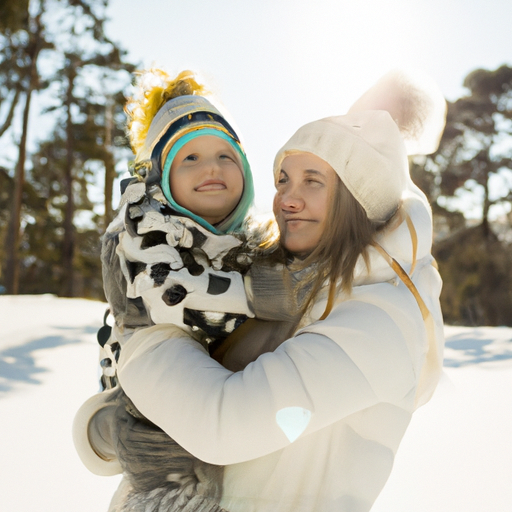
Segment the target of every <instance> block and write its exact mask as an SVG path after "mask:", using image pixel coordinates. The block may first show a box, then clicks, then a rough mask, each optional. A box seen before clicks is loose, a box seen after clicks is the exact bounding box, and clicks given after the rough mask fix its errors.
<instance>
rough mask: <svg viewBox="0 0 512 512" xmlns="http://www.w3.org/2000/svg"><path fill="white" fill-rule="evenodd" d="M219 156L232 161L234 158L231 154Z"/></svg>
mask: <svg viewBox="0 0 512 512" xmlns="http://www.w3.org/2000/svg"><path fill="white" fill-rule="evenodd" d="M219 158H220V159H222V160H231V161H232V160H233V158H232V157H231V155H220V157H219Z"/></svg>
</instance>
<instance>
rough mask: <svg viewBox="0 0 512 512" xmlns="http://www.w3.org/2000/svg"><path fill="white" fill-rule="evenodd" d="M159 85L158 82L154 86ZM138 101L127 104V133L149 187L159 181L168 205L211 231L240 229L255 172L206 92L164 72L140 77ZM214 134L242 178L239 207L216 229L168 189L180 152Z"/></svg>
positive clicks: (188, 76) (186, 77) (186, 75)
mask: <svg viewBox="0 0 512 512" xmlns="http://www.w3.org/2000/svg"><path fill="white" fill-rule="evenodd" d="M155 82H156V83H155ZM139 89H140V91H139V97H138V98H137V97H136V98H134V99H132V100H130V101H129V102H128V104H127V108H126V110H127V113H128V116H129V119H130V121H129V123H128V133H129V136H130V142H131V145H132V148H133V150H134V152H135V174H136V175H137V177H138V178H139V179H141V180H144V181H145V182H146V184H147V185H152V184H155V183H160V184H161V187H162V191H163V193H164V196H165V198H166V199H167V202H168V203H169V204H170V206H171V207H172V208H173V209H174V210H175V211H176V212H177V213H179V214H182V215H185V216H187V217H189V218H191V219H193V220H194V221H196V222H197V223H198V224H200V225H202V226H203V227H205V228H207V229H208V230H209V231H212V232H213V233H226V232H228V231H235V230H237V229H239V228H240V227H241V225H242V222H243V220H244V218H245V216H246V215H247V212H248V210H249V208H250V206H251V204H252V201H253V198H254V187H253V181H252V173H251V168H250V166H249V163H248V161H247V158H246V156H245V152H244V150H243V148H242V145H241V143H240V139H239V137H238V136H237V134H236V133H235V131H234V130H233V128H232V127H231V126H230V124H229V123H228V122H227V121H226V119H225V118H224V116H223V115H222V114H221V112H220V111H219V110H218V109H217V108H216V107H215V106H214V105H212V104H211V103H210V102H209V101H208V100H207V99H206V98H204V97H203V96H199V95H198V93H204V92H205V91H204V88H203V87H202V86H200V85H199V84H197V82H196V81H195V79H194V78H193V75H192V73H191V72H189V71H184V72H182V73H180V75H178V77H177V78H176V79H174V80H170V78H169V76H168V75H167V74H165V73H164V72H163V71H161V70H150V71H148V72H145V73H143V74H142V75H141V78H140V80H139ZM205 135H211V136H215V137H219V138H222V139H224V140H226V141H227V142H228V143H229V144H230V145H231V146H232V147H233V149H234V150H235V154H236V155H237V156H238V160H239V162H238V165H239V167H240V169H241V171H242V176H243V179H244V189H243V192H242V197H241V198H240V201H239V203H238V205H237V206H236V208H235V209H234V210H233V212H231V214H230V215H229V216H228V217H227V218H226V219H224V220H222V221H221V222H220V223H219V224H217V225H216V226H215V227H214V226H212V225H211V224H209V223H208V222H207V221H205V220H204V219H203V218H201V217H199V216H197V215H195V214H194V213H192V212H191V211H189V210H187V209H186V208H183V207H182V206H181V205H179V204H178V203H176V201H175V200H174V198H173V196H172V191H171V189H170V185H169V178H170V169H171V165H172V162H173V160H174V157H175V156H176V154H177V153H178V151H179V150H180V149H181V148H182V147H183V146H184V145H185V144H186V143H187V142H189V141H191V140H192V139H194V138H196V137H201V136H205Z"/></svg>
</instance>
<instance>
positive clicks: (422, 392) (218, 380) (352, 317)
mask: <svg viewBox="0 0 512 512" xmlns="http://www.w3.org/2000/svg"><path fill="white" fill-rule="evenodd" d="M274 175H275V180H276V187H277V193H276V198H275V202H274V213H275V215H276V219H277V222H278V225H279V228H280V232H281V244H282V246H283V248H284V250H285V251H286V252H287V253H288V254H289V256H290V258H291V261H290V264H291V265H295V266H297V267H304V268H306V267H307V268H310V269H311V268H313V269H314V271H313V272H310V273H309V276H310V277H309V281H310V283H309V289H310V294H311V295H310V302H309V307H308V313H307V315H306V316H305V317H304V319H303V321H302V328H300V329H299V330H298V331H297V332H296V334H295V335H294V336H293V337H292V338H290V339H288V340H287V341H285V342H284V343H282V344H281V345H280V346H279V347H278V348H277V349H276V350H274V351H273V352H270V353H265V354H262V355H261V356H260V357H258V358H257V359H256V360H255V361H254V362H252V363H250V364H248V365H247V366H246V368H245V369H244V370H243V371H239V372H235V373H233V372H231V371H230V370H227V369H226V368H224V367H223V366H222V365H221V364H218V363H217V362H215V361H214V360H212V359H211V358H210V356H209V355H208V354H207V353H206V352H205V350H204V349H203V348H202V347H201V346H200V345H199V344H198V343H197V342H196V341H195V340H194V339H192V338H191V337H189V336H188V335H187V334H186V333H184V332H182V331H180V330H179V329H177V328H176V327H174V326H170V325H157V326H153V327H150V328H148V329H145V330H143V331H140V332H139V333H136V334H135V335H134V336H132V338H131V339H130V340H129V341H128V342H127V343H126V344H125V346H123V350H122V354H121V358H120V361H119V365H120V369H119V378H120V381H121V384H122V386H123V388H124V389H125V391H126V393H127V394H128V396H129V397H130V398H131V399H132V400H133V402H134V403H135V405H136V406H137V407H138V408H139V409H140V410H141V412H142V413H143V414H144V415H145V416H146V417H148V418H150V419H151V420H152V421H153V422H154V423H155V424H157V425H158V426H159V427H160V428H161V429H162V430H163V431H165V432H166V433H167V434H169V436H171V437H172V438H173V439H175V440H176V441H177V442H178V443H179V444H180V445H181V446H183V447H184V448H185V449H186V450H188V451H189V452H191V453H192V454H194V455H195V456H196V457H198V458H199V459H201V460H204V461H206V462H209V463H212V464H218V465H225V473H224V479H223V491H222V498H221V501H220V505H221V506H222V507H223V508H224V509H226V510H228V511H230V512H235V511H258V512H263V511H273V512H275V511H279V512H288V511H290V512H291V511H294V512H297V511H304V512H313V511H322V512H328V511H333V512H334V511H336V512H340V511H347V512H363V511H368V510H370V508H371V506H372V504H373V503H374V501H375V499H376V498H377V496H378V494H379V492H380V491H381V489H382V487H383V486H384V484H385V482H386V480H387V478H388V476H389V474H390V471H391V468H392V465H393V459H394V455H395V453H396V450H397V449H398V446H399V444H400V440H401V439H402V437H403V435H404V433H405V430H406V428H407V425H408V424H409V421H410V418H411V415H412V413H413V411H414V410H415V409H416V408H417V407H418V406H419V405H421V404H422V403H424V402H425V401H426V400H428V398H429V397H430V396H431V394H432V392H433V390H434V388H435V386H436V383H437V380H438V376H439V373H440V369H441V362H442V345H443V335H442V316H441V311H440V308H439V302H438V297H439V292H440V288H441V279H440V277H439V274H438V272H437V270H436V268H435V262H434V261H433V258H432V256H431V254H430V249H431V240H432V227H431V212H430V208H429V205H428V202H427V200H426V198H425V196H424V195H423V194H422V193H421V192H420V191H419V190H418V188H417V187H416V186H415V185H414V184H413V183H412V181H411V180H410V177H409V172H408V163H407V155H406V151H405V147H404V142H403V139H402V136H401V135H400V132H399V130H398V128H397V125H396V123H395V122H394V120H393V119H392V118H391V116H390V115H389V114H388V113H387V112H383V111H360V112H353V113H350V114H348V115H346V116H339V117H333V118H328V119H323V120H320V121H316V122H313V123H310V124H307V125H305V126H304V127H302V128H301V129H299V130H298V131H297V133H296V134H295V135H294V136H293V137H292V138H291V139H290V140H289V141H288V142H287V143H286V144H285V146H284V147H283V148H282V150H281V151H280V152H279V153H278V155H277V157H276V161H275V168H274ZM243 343H244V340H241V341H240V343H239V344H238V346H239V347H240V346H242V347H243ZM236 349H237V346H234V347H233V351H234V350H236ZM227 356H229V353H228V354H227ZM141 376H144V377H143V382H142V381H141V379H142V377H141ZM123 442H126V439H124V441H123Z"/></svg>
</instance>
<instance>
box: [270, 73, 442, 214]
mask: <svg viewBox="0 0 512 512" xmlns="http://www.w3.org/2000/svg"><path fill="white" fill-rule="evenodd" d="M445 120H446V101H445V99H444V97H443V95H442V93H441V91H440V89H439V87H438V86H437V85H436V84H435V82H434V81H433V80H432V78H431V77H430V76H428V75H427V74H426V73H424V72H423V71H421V70H417V69H395V70H392V71H390V72H388V73H387V74H385V75H384V76H383V77H382V78H380V79H379V80H378V81H377V82H376V83H375V85H373V86H372V87H371V88H370V89H368V90H367V91H366V92H365V93H364V94H363V95H362V96H361V97H360V98H359V99H358V100H357V101H356V102H355V103H354V104H353V105H352V107H351V108H350V109H349V111H348V113H347V114H346V115H344V116H337V117H328V118H326V119H320V120H319V121H314V122H312V123H309V124H306V125H305V126H303V127H301V128H299V130H297V132H296V133H295V134H294V135H293V136H292V138H291V139H290V140H289V141H288V142H287V143H286V144H285V145H284V146H283V147H282V148H281V150H280V151H279V152H278V154H277V156H276V159H275V162H274V176H275V179H276V180H277V178H278V176H279V172H280V170H281V169H280V168H281V163H282V161H283V159H284V158H285V157H286V156H287V155H289V154H292V153H296V152H308V153H312V154H314V155H316V156H318V157H320V158H322V159H323V160H325V161H326V162H327V163H328V164H329V165H330V166H331V167H332V168H333V169H334V170H335V171H336V173H337V174H338V176H339V177H340V179H341V181H342V182H343V183H344V184H345V186H346V187H347V188H348V190H349V191H350V192H351V194H352V195H353V196H354V197H355V199H356V200H357V201H358V202H359V203H360V204H361V206H362V207H363V208H364V210H365V211H366V214H367V215H368V218H369V219H370V220H371V221H373V222H376V223H384V222H386V221H387V220H388V219H389V218H391V217H392V216H393V214H394V213H395V212H396V211H397V209H398V208H399V206H400V203H401V199H402V194H403V193H404V192H405V191H406V189H407V188H408V186H409V184H411V183H412V182H411V178H410V175H409V163H408V158H407V156H408V155H427V154H429V153H432V152H434V151H436V149H437V147H438V145H439V141H440V138H441V135H442V133H443V129H444V125H445Z"/></svg>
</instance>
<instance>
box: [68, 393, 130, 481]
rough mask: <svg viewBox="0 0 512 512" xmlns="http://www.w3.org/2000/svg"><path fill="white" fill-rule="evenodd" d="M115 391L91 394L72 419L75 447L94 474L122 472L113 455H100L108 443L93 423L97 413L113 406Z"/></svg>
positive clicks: (105, 474) (107, 474)
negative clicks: (102, 448)
mask: <svg viewBox="0 0 512 512" xmlns="http://www.w3.org/2000/svg"><path fill="white" fill-rule="evenodd" d="M117 392H118V389H117V388H114V389H110V390H108V391H103V392H102V393H98V394H96V395H93V396H92V397H90V398H89V399H88V400H87V401H86V402H85V403H84V404H83V405H82V407H80V409H79V410H78V412H77V413H76V416H75V419H74V420H73V442H74V444H75V449H76V451H77V453H78V456H79V457H80V460H81V461H82V462H83V464H84V466H85V467H86V468H87V469H88V470H89V471H91V472H92V473H94V474H95V475H100V476H112V475H117V474H119V473H122V472H123V469H122V467H121V465H120V464H119V461H118V460H117V459H116V457H115V455H113V454H112V455H111V456H107V455H103V456H102V455H100V453H101V451H102V450H101V447H102V446H103V447H107V446H108V443H105V441H104V437H105V436H104V435H103V434H104V433H103V432H101V429H100V428H98V425H97V424H96V423H95V419H96V415H97V413H99V412H101V411H104V410H106V409H107V408H109V407H115V404H114V403H113V397H114V395H115V394H116V393H117ZM103 451H105V450H103ZM109 451H110V450H109Z"/></svg>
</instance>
